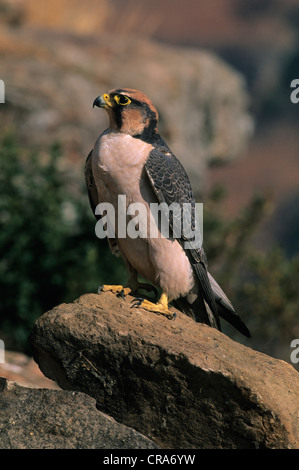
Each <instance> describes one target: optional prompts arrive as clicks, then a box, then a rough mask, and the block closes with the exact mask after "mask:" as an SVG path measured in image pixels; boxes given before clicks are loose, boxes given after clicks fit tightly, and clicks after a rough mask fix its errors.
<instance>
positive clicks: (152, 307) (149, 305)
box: [131, 294, 176, 320]
mask: <svg viewBox="0 0 299 470" xmlns="http://www.w3.org/2000/svg"><path fill="white" fill-rule="evenodd" d="M132 304H133V305H132V307H131V308H138V307H141V308H144V309H145V310H148V311H149V312H154V313H160V314H161V315H164V316H165V317H167V318H168V319H169V320H175V318H176V313H172V312H170V311H169V310H168V298H167V295H166V294H162V295H161V297H160V299H159V300H158V302H157V303H156V304H155V303H153V302H150V301H149V300H146V299H142V298H137V299H134V300H132Z"/></svg>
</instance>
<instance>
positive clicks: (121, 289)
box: [98, 280, 158, 298]
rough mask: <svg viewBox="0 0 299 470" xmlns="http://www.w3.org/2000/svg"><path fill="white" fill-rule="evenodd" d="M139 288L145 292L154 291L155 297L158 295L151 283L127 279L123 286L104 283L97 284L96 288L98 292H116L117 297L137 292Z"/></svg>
mask: <svg viewBox="0 0 299 470" xmlns="http://www.w3.org/2000/svg"><path fill="white" fill-rule="evenodd" d="M139 289H143V290H146V291H147V292H151V291H153V292H154V293H155V296H156V298H157V296H158V291H157V289H156V288H155V287H154V286H152V285H151V284H145V283H141V282H137V281H135V280H134V281H131V282H130V281H129V282H128V283H127V284H126V285H125V286H122V285H113V286H110V285H107V284H104V285H103V286H99V288H98V294H100V293H101V292H112V293H113V294H116V295H117V296H119V297H122V298H124V297H125V295H129V294H134V293H135V292H137V291H138V290H139Z"/></svg>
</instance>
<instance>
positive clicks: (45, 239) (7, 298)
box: [0, 135, 124, 349]
mask: <svg viewBox="0 0 299 470" xmlns="http://www.w3.org/2000/svg"><path fill="white" fill-rule="evenodd" d="M60 157H61V153H60V149H59V147H58V146H57V145H53V146H52V148H51V149H50V151H49V153H48V155H44V156H42V155H35V154H33V153H27V152H24V150H22V149H21V148H19V147H18V145H17V144H16V141H15V139H14V137H13V136H11V135H6V136H5V137H4V138H3V139H2V142H1V148H0V162H1V163H0V165H1V171H0V254H1V257H0V292H1V307H0V308H1V316H0V331H1V332H2V333H3V332H4V333H8V334H9V337H10V338H11V339H13V347H19V348H22V349H23V348H24V347H26V345H27V338H28V333H29V332H30V329H31V328H32V325H33V322H34V320H35V319H36V318H37V317H38V316H39V315H41V314H42V313H43V312H45V311H47V310H48V309H50V308H52V307H53V306H55V305H57V304H59V303H61V302H63V301H73V300H74V299H75V298H76V297H78V296H80V295H81V294H83V293H85V292H96V290H97V287H98V285H99V284H102V283H104V280H105V282H107V281H110V280H111V281H112V279H119V278H121V277H123V276H124V267H123V265H122V264H121V262H119V261H116V262H115V261H114V257H113V256H112V255H111V254H110V251H109V249H107V242H106V241H105V240H99V239H97V238H96V236H95V234H94V227H95V222H96V220H95V218H94V217H93V216H92V213H91V211H90V208H89V205H88V199H87V196H86V197H84V198H80V195H79V194H78V193H77V195H76V192H75V191H74V189H73V188H72V183H74V181H73V179H72V174H66V173H65V171H63V170H62V169H61V168H60V167H61V165H60V163H61V158H60ZM82 180H83V175H82ZM67 182H68V184H67ZM78 187H79V184H78Z"/></svg>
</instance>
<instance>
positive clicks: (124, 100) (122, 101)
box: [114, 95, 131, 106]
mask: <svg viewBox="0 0 299 470" xmlns="http://www.w3.org/2000/svg"><path fill="white" fill-rule="evenodd" d="M114 101H115V102H116V103H117V104H118V105H120V106H127V105H128V104H130V103H131V100H130V98H128V96H125V95H115V96H114Z"/></svg>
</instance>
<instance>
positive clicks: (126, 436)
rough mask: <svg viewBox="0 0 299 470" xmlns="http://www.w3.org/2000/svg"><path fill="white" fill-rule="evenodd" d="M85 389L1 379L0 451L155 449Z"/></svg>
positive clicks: (148, 441)
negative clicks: (100, 407)
mask: <svg viewBox="0 0 299 470" xmlns="http://www.w3.org/2000/svg"><path fill="white" fill-rule="evenodd" d="M155 448H156V445H155V444H154V443H153V442H151V441H150V440H149V439H147V438H146V437H144V436H142V435H141V434H139V433H138V432H136V431H135V430H134V429H131V428H128V427H126V426H124V425H122V424H119V423H117V422H116V421H115V420H114V419H113V418H110V417H109V416H106V415H104V414H103V413H101V412H100V411H98V410H97V409H96V406H95V400H94V399H92V398H91V397H89V396H87V395H85V394H84V393H80V392H66V391H63V390H61V391H58V390H47V389H32V388H26V387H23V386H21V385H18V384H16V383H14V382H11V381H8V380H6V379H4V378H0V449H155Z"/></svg>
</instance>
